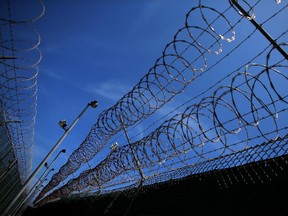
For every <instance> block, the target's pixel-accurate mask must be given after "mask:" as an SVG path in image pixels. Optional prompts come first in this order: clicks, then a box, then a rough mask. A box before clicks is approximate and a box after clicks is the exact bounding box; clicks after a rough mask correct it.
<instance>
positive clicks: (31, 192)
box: [13, 168, 54, 215]
mask: <svg viewBox="0 0 288 216" xmlns="http://www.w3.org/2000/svg"><path fill="white" fill-rule="evenodd" d="M47 170H48V168H47V169H46V170H45V172H44V173H43V174H42V175H41V177H40V178H39V179H38V181H37V182H36V183H35V184H34V186H33V187H32V188H31V189H30V191H29V192H28V194H27V196H26V197H25V198H24V199H23V201H22V202H20V204H19V205H18V206H17V207H16V208H15V210H14V212H13V215H14V214H17V212H18V211H19V210H20V209H21V207H22V206H23V204H25V202H26V201H27V200H28V199H29V198H30V197H31V195H32V194H33V192H34V191H35V189H36V188H37V187H38V185H41V184H42V183H43V182H44V180H43V181H41V179H42V177H43V175H44V174H45V173H46V172H47ZM51 171H54V169H50V170H49V172H48V173H47V174H46V175H45V176H44V177H43V179H45V178H46V176H48V175H49V173H50V172H51Z"/></svg>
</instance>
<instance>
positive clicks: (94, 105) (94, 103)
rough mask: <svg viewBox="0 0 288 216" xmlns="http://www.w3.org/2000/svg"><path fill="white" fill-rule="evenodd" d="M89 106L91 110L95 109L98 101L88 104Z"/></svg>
mask: <svg viewBox="0 0 288 216" xmlns="http://www.w3.org/2000/svg"><path fill="white" fill-rule="evenodd" d="M89 105H90V106H91V107H93V108H96V107H97V106H98V101H96V100H94V101H91V102H90V103H89Z"/></svg>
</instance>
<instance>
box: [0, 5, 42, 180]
mask: <svg viewBox="0 0 288 216" xmlns="http://www.w3.org/2000/svg"><path fill="white" fill-rule="evenodd" d="M17 4H18V3H16V2H15V1H13V0H8V1H2V2H1V7H0V49H1V50H0V52H1V53H0V86H1V90H0V100H1V110H3V113H4V116H5V120H4V123H5V124H7V126H8V128H9V132H10V134H11V137H12V145H13V149H14V151H15V154H16V158H17V161H18V167H19V171H20V176H21V180H22V182H25V180H26V179H27V178H28V176H29V175H30V173H31V169H32V146H33V143H34V123H35V116H36V97H37V77H38V67H37V65H38V64H39V62H40V61H41V58H42V55H41V52H40V50H39V44H40V36H39V34H38V32H37V31H36V30H35V29H33V28H32V27H31V24H32V23H33V22H35V21H36V20H38V19H40V18H41V17H42V16H43V14H44V11H45V7H44V4H43V2H42V1H39V2H38V3H37V4H38V6H36V7H38V9H37V10H40V11H39V12H38V11H37V10H36V9H35V13H38V15H37V16H35V17H32V18H30V17H20V15H21V14H22V13H19V14H18V13H17V12H15V11H14V9H15V8H17ZM34 4H35V3H34ZM32 5H33V4H32ZM32 5H30V6H32ZM18 8H19V7H18ZM21 10H23V8H22V9H21ZM32 16H33V15H32Z"/></svg>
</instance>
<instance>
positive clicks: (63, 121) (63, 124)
mask: <svg viewBox="0 0 288 216" xmlns="http://www.w3.org/2000/svg"><path fill="white" fill-rule="evenodd" d="M58 124H59V126H60V127H61V128H63V129H64V130H65V131H66V130H67V128H66V127H67V121H66V120H65V119H63V120H60V121H59V122H58Z"/></svg>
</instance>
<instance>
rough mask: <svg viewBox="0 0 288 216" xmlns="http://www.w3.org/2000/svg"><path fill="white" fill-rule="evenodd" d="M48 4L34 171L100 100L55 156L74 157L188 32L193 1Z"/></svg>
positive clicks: (40, 24) (41, 28)
mask: <svg viewBox="0 0 288 216" xmlns="http://www.w3.org/2000/svg"><path fill="white" fill-rule="evenodd" d="M45 6H46V12H45V15H44V16H43V17H42V18H41V19H40V20H38V21H37V22H36V23H35V24H34V27H35V28H36V29H37V30H38V32H39V34H40V35H41V39H42V41H41V45H40V49H41V51H42V54H43V59H42V61H41V63H40V65H39V69H40V72H39V78H38V87H39V91H38V108H37V118H36V127H35V145H34V153H33V165H34V167H35V166H36V164H38V163H39V162H40V161H41V159H42V158H43V157H44V155H45V153H46V152H48V151H49V150H50V148H51V147H52V146H53V145H54V144H55V143H56V141H57V140H58V139H59V138H60V136H61V135H62V134H63V131H62V130H61V128H59V127H58V121H59V120H61V119H66V120H67V121H68V123H72V121H73V120H74V118H75V117H76V116H77V115H78V114H79V112H80V111H81V110H82V109H83V108H84V106H85V105H86V104H87V103H88V102H90V101H91V100H94V99H95V100H97V101H98V102H99V106H98V108H97V109H96V110H94V109H91V108H89V109H88V110H87V112H86V113H85V115H84V116H83V117H82V119H81V121H79V123H78V124H77V125H76V127H75V128H74V129H73V130H72V132H71V133H70V134H69V136H68V137H67V138H66V140H65V141H64V142H63V144H62V145H61V146H60V148H59V150H57V151H60V149H61V148H66V149H67V153H66V156H68V155H70V154H71V152H72V151H73V150H74V149H75V148H76V147H77V146H78V145H79V144H80V143H81V142H82V141H83V139H84V138H85V136H86V135H87V134H88V132H89V129H90V127H91V126H92V125H93V124H94V123H95V122H96V120H97V117H98V115H99V113H100V112H101V111H103V110H104V109H107V108H109V107H110V106H112V105H114V103H115V102H117V100H118V99H120V98H121V97H122V96H123V95H124V94H125V93H127V92H128V91H129V90H131V88H132V87H133V86H134V85H135V84H136V83H137V82H138V81H139V79H140V78H142V77H143V76H144V75H145V74H146V73H147V72H148V70H149V68H150V67H151V66H153V64H154V63H155V61H156V59H157V58H158V57H160V56H161V53H162V51H163V48H164V47H165V45H166V44H167V43H168V42H170V41H171V40H172V38H173V36H174V34H175V32H176V31H177V30H178V29H179V28H180V27H182V26H184V18H185V14H186V13H187V11H188V10H189V8H190V7H191V3H190V2H189V1H188V0H186V1H181V2H177V1H165V3H164V1H161V0H158V1H137V3H136V2H134V1H129V0H125V1H121V2H119V1H83V2H81V3H79V2H78V1H56V0H55V1H54V0H52V1H46V2H45ZM52 158H53V156H52ZM60 160H61V158H59V160H58V162H60ZM65 160H66V158H63V160H62V164H63V163H64V162H66V161H65ZM59 164H60V163H59ZM56 170H57V169H56Z"/></svg>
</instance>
